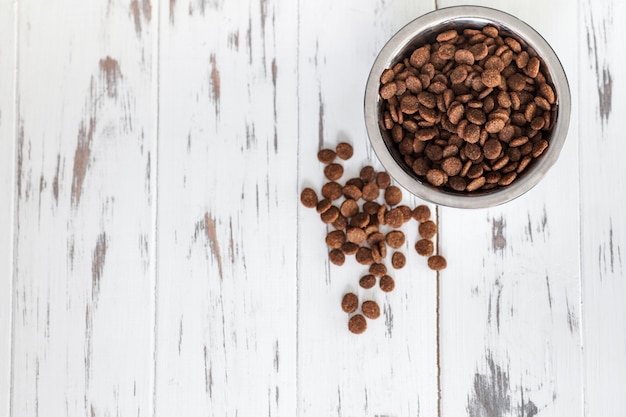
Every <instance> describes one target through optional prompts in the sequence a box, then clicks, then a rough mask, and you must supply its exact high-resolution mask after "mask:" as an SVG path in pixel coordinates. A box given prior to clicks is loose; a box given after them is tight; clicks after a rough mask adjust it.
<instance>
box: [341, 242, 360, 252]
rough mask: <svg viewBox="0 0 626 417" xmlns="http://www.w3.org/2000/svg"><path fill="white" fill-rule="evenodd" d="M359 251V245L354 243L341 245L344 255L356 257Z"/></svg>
mask: <svg viewBox="0 0 626 417" xmlns="http://www.w3.org/2000/svg"><path fill="white" fill-rule="evenodd" d="M358 250H359V245H357V244H356V243H352V242H345V243H344V244H343V245H341V251H342V252H343V253H344V255H354V254H355V253H356V252H357V251H358Z"/></svg>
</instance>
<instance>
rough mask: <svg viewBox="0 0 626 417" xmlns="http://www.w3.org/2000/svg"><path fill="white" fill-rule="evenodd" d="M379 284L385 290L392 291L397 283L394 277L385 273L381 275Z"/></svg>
mask: <svg viewBox="0 0 626 417" xmlns="http://www.w3.org/2000/svg"><path fill="white" fill-rule="evenodd" d="M378 286H379V287H380V289H381V290H383V291H384V292H391V291H393V289H394V288H395V287H396V283H395V281H394V280H393V278H392V277H390V276H389V275H383V276H382V277H380V281H379V282H378Z"/></svg>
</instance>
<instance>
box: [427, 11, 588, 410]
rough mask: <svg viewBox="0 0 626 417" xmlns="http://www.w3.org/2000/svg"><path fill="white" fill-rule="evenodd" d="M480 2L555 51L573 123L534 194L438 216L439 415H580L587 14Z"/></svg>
mask: <svg viewBox="0 0 626 417" xmlns="http://www.w3.org/2000/svg"><path fill="white" fill-rule="evenodd" d="M461 3H463V4H465V3H467V2H457V1H439V6H440V7H445V6H450V5H454V4H461ZM470 3H474V4H478V3H479V4H480V5H485V6H491V7H495V8H498V9H501V10H503V11H506V12H509V13H512V14H514V15H516V16H517V17H519V18H521V19H523V20H525V21H526V22H527V23H529V24H530V25H532V26H533V27H535V28H536V29H537V30H538V31H539V32H540V33H541V34H542V35H543V36H544V37H545V38H546V39H547V40H548V41H549V42H550V43H551V44H552V46H553V48H554V49H555V51H556V53H557V55H558V56H559V57H560V59H561V60H562V63H563V66H564V67H565V70H566V72H567V75H568V78H569V83H570V87H571V89H572V103H573V105H574V106H573V108H572V120H573V121H574V123H573V125H572V126H571V127H570V132H569V135H568V140H567V143H566V145H565V148H564V149H563V152H562V154H561V157H560V160H559V161H558V162H557V164H556V165H555V166H554V167H553V168H552V170H551V171H550V172H549V173H548V175H547V176H546V177H545V178H544V180H543V181H542V182H541V183H540V184H539V185H538V186H537V187H536V188H535V189H533V190H531V191H530V192H528V193H527V194H526V195H524V196H522V197H520V198H519V199H517V200H515V201H513V202H511V203H508V204H505V205H503V206H500V207H496V208H492V209H487V210H476V211H462V210H456V209H448V208H441V209H440V210H439V213H440V215H439V220H440V230H441V235H440V248H441V250H442V252H444V255H447V257H448V269H446V270H445V271H443V272H442V273H441V277H440V282H441V291H440V312H441V316H440V323H441V328H440V335H441V339H440V345H441V391H442V394H441V395H442V409H441V411H442V414H441V415H443V416H461V415H469V416H519V415H524V416H533V415H536V414H537V415H550V416H562V415H582V412H583V410H582V400H581V397H582V386H581V378H582V369H581V336H580V332H581V330H580V290H579V286H580V272H579V248H578V245H579V228H578V210H577V208H578V202H579V195H578V189H577V186H576V184H577V183H578V179H579V173H578V129H577V127H578V126H577V124H576V122H575V121H576V120H578V114H579V113H578V108H577V103H578V90H577V88H578V47H577V46H576V41H575V40H576V39H577V36H578V24H577V8H576V7H572V5H571V3H570V2H567V1H552V2H540V1H531V2H517V1H497V2H496V1H480V2H470ZM538 11H541V12H540V13H539V12H538ZM555 16H559V19H558V22H559V23H558V25H555V23H554V17H555ZM573 40H574V41H573Z"/></svg>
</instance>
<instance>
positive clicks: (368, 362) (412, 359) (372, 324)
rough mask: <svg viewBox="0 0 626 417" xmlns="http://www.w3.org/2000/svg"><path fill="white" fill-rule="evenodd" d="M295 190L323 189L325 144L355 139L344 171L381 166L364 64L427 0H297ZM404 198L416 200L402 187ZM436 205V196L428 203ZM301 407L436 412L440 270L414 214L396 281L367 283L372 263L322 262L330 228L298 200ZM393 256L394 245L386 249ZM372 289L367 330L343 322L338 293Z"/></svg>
mask: <svg viewBox="0 0 626 417" xmlns="http://www.w3.org/2000/svg"><path fill="white" fill-rule="evenodd" d="M300 8H301V9H300V30H299V34H300V35H299V54H300V57H299V103H300V104H299V113H300V116H299V121H300V122H299V124H300V128H299V140H300V145H299V146H300V148H299V158H298V163H299V170H298V175H299V177H300V181H299V183H300V184H299V187H300V190H301V189H302V188H303V187H305V186H310V187H313V188H314V189H316V190H317V191H318V193H319V190H320V189H321V186H322V185H323V183H324V182H325V181H324V180H323V173H322V169H323V166H322V165H321V164H320V163H319V162H318V160H317V157H316V155H317V151H318V150H319V149H320V148H322V147H330V148H334V146H335V145H336V144H337V143H338V142H340V141H347V142H349V143H352V144H353V147H354V156H353V158H352V159H350V160H349V161H347V162H345V163H343V165H344V168H345V174H344V177H343V178H342V180H343V181H345V180H347V179H349V178H352V177H354V176H358V173H359V170H360V169H361V167H363V166H365V165H374V166H375V167H376V168H377V169H382V167H381V166H380V164H379V163H378V161H377V159H376V157H375V156H374V154H373V152H372V149H371V147H370V145H369V141H368V138H367V135H366V133H365V127H364V126H365V125H364V120H363V94H364V91H365V84H366V80H367V77H368V74H369V70H370V68H371V65H372V63H373V61H374V58H375V57H376V55H377V53H378V51H379V50H380V48H382V46H383V45H384V43H385V42H386V41H387V39H388V38H389V37H390V36H391V35H392V34H393V33H394V32H395V31H397V30H398V29H400V28H401V27H402V26H403V25H404V24H406V23H408V22H409V21H410V20H412V19H413V18H415V17H417V16H419V15H421V14H422V13H424V12H427V11H429V10H432V9H433V8H434V3H430V2H393V3H387V2H378V1H348V2H335V1H317V2H300ZM405 203H407V204H409V205H411V206H414V205H415V204H417V203H418V201H416V200H415V199H414V198H413V199H412V198H410V197H409V196H408V193H406V192H405ZM433 210H434V207H433ZM298 217H299V218H300V222H299V237H298V242H299V243H298V294H299V296H298V306H299V314H298V410H299V415H301V416H335V415H337V416H342V415H345V416H356V415H368V416H374V415H381V416H387V415H389V416H416V415H424V416H434V415H437V401H438V398H437V397H438V392H437V342H436V328H437V326H436V291H437V287H436V275H435V274H434V273H433V272H431V271H429V270H428V268H427V267H426V262H425V259H424V258H420V257H419V256H418V255H417V254H416V253H415V251H414V249H413V245H414V243H415V241H416V235H417V225H416V223H415V222H413V221H411V222H410V223H407V224H406V225H405V227H404V230H405V232H406V234H407V241H406V243H405V245H404V246H403V247H402V251H403V252H404V253H405V255H406V256H407V266H406V267H405V268H404V269H402V270H398V271H394V270H392V269H391V266H390V265H389V263H388V267H389V269H390V270H391V275H394V278H395V280H396V288H395V290H394V291H393V292H392V293H390V294H388V295H385V293H383V292H382V291H380V290H377V288H378V287H375V288H374V289H371V290H363V289H360V288H359V286H358V280H359V278H360V277H361V276H362V275H365V273H366V271H367V268H366V267H364V266H362V265H359V264H358V263H356V262H355V260H354V259H353V257H348V259H347V260H346V262H345V264H344V265H343V266H341V267H337V266H335V265H333V264H331V263H329V261H328V248H327V247H326V245H325V243H324V238H325V235H326V233H327V232H328V231H330V230H332V228H327V227H326V226H325V225H324V224H322V222H321V221H320V219H319V215H318V214H317V213H316V212H315V210H311V209H307V208H305V207H302V206H301V207H300V208H299V214H298ZM388 256H389V255H388ZM347 291H354V292H356V293H358V294H359V297H360V300H361V301H364V300H367V299H374V300H376V301H377V302H378V303H379V305H380V306H381V309H382V310H383V314H382V315H381V317H380V318H379V319H378V320H377V321H369V323H368V329H367V331H366V332H365V333H364V334H362V335H358V336H356V335H353V334H352V333H350V332H349V331H348V327H347V322H348V315H347V314H345V313H344V312H343V311H342V310H341V299H342V296H343V294H344V293H345V292H347Z"/></svg>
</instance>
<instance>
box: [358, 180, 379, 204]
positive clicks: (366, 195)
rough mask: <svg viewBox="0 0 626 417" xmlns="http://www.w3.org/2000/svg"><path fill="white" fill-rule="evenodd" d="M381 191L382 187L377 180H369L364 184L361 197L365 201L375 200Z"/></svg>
mask: <svg viewBox="0 0 626 417" xmlns="http://www.w3.org/2000/svg"><path fill="white" fill-rule="evenodd" d="M379 193H380V189H379V188H378V185H377V184H376V183H375V182H373V181H372V182H368V183H367V184H365V185H364V186H363V193H362V194H361V198H363V200H365V201H374V200H376V199H377V198H378V194H379Z"/></svg>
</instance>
